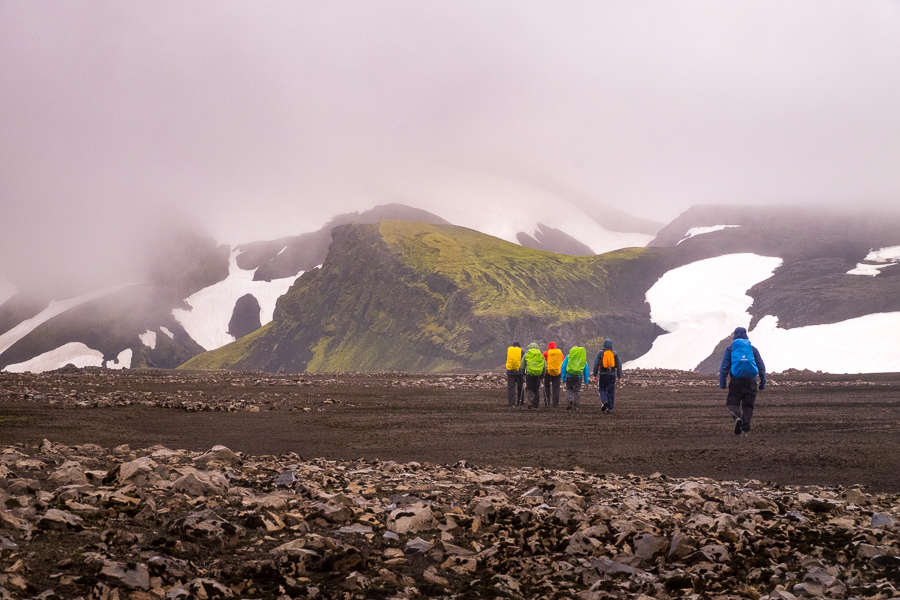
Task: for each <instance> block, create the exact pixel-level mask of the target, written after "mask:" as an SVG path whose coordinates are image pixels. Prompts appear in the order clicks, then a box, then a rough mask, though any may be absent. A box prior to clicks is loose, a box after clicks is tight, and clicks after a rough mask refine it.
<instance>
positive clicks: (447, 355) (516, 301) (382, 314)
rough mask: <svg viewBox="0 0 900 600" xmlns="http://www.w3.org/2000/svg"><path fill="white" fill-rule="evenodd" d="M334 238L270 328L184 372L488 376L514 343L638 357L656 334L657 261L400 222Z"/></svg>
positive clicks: (641, 254) (340, 232)
mask: <svg viewBox="0 0 900 600" xmlns="http://www.w3.org/2000/svg"><path fill="white" fill-rule="evenodd" d="M333 238H334V240H333V242H332V245H331V250H330V252H329V254H328V258H327V260H326V261H325V263H324V264H323V266H322V268H321V269H316V270H314V271H311V272H308V273H306V274H304V275H303V276H302V277H301V278H300V279H299V280H298V281H297V283H295V285H294V287H293V288H292V289H291V290H290V291H289V292H288V293H287V294H286V295H284V296H283V297H282V298H281V299H280V300H279V302H278V307H277V309H276V312H275V318H274V320H273V321H272V323H270V324H269V325H267V326H265V327H263V328H262V329H260V330H258V331H257V332H254V333H253V334H251V335H249V336H247V337H245V338H241V339H240V340H237V341H236V342H234V343H232V344H229V345H227V346H224V347H222V348H220V349H218V350H215V351H212V352H207V353H204V354H202V355H199V356H197V357H195V358H194V359H192V360H190V361H188V362H187V363H185V364H184V365H183V366H182V368H185V369H197V368H234V369H259V370H265V371H269V372H302V371H356V370H362V371H372V370H388V369H402V370H408V371H440V370H447V369H453V368H479V369H488V368H494V367H496V366H497V364H498V361H499V360H500V358H499V357H501V356H502V355H503V352H504V350H505V348H506V347H507V346H508V345H509V343H510V342H512V341H513V340H518V341H520V342H522V343H523V345H524V344H527V343H528V342H531V341H538V342H541V343H545V342H546V341H548V340H553V341H556V342H557V343H560V344H561V345H563V346H564V347H567V346H570V345H572V344H580V345H587V346H589V347H590V348H593V349H595V350H596V348H598V347H599V345H600V343H602V339H603V337H605V336H611V337H614V338H617V339H618V340H620V341H619V345H618V347H619V348H621V349H622V350H623V351H625V352H628V353H629V354H636V353H642V352H645V351H646V350H647V349H649V346H650V343H651V342H652V340H653V338H654V337H655V336H656V335H657V333H658V330H657V329H656V328H655V327H654V326H653V325H652V324H651V323H650V321H649V315H648V314H647V307H646V304H644V302H643V293H644V290H645V289H646V287H647V286H648V285H649V283H651V282H652V281H653V280H654V277H655V276H654V269H653V268H652V264H651V263H652V260H651V258H652V255H654V254H656V253H657V252H655V251H652V250H645V249H628V250H621V251H617V252H611V253H608V254H605V255H603V256H586V257H573V256H567V255H561V254H552V253H548V252H541V251H536V250H531V249H528V248H523V247H521V246H517V245H515V244H511V243H508V242H504V241H502V240H499V239H497V238H493V237H490V236H486V235H483V234H481V233H478V232H476V231H472V230H470V229H464V228H460V227H454V226H448V225H428V224H420V223H410V222H395V221H390V222H382V223H380V224H378V225H345V226H341V227H337V228H335V229H334V230H333Z"/></svg>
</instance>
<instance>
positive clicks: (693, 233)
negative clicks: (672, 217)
mask: <svg viewBox="0 0 900 600" xmlns="http://www.w3.org/2000/svg"><path fill="white" fill-rule="evenodd" d="M734 227H740V225H712V226H711V227H691V228H690V229H688V230H687V232H686V233H685V234H684V237H683V238H681V239H680V240H678V243H677V244H675V245H676V246H677V245H678V244H680V243H681V242H683V241H685V240H689V239H691V238H692V237H697V236H698V235H703V234H704V233H712V232H713V231H722V230H723V229H732V228H734Z"/></svg>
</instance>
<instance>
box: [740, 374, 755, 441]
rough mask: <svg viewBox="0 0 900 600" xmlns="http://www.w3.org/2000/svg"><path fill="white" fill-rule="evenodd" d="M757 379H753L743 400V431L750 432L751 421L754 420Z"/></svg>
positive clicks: (745, 391)
mask: <svg viewBox="0 0 900 600" xmlns="http://www.w3.org/2000/svg"><path fill="white" fill-rule="evenodd" d="M757 389H758V388H757V385H756V379H751V380H750V381H749V383H748V385H747V387H746V389H745V390H744V395H743V398H742V399H741V409H742V410H741V415H742V416H741V421H743V422H742V423H741V430H742V431H745V432H746V431H750V420H751V419H753V407H754V405H755V404H756V391H757Z"/></svg>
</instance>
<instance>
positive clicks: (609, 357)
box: [600, 349, 616, 373]
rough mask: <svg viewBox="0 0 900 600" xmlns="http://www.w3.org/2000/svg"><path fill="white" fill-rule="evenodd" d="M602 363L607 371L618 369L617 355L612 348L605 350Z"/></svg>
mask: <svg viewBox="0 0 900 600" xmlns="http://www.w3.org/2000/svg"><path fill="white" fill-rule="evenodd" d="M600 365H601V366H602V367H603V370H604V371H606V372H607V373H610V372H612V371H615V370H616V355H615V354H613V351H612V350H608V349H607V350H604V351H603V358H602V359H601V361H600Z"/></svg>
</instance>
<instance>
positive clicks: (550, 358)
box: [547, 348, 563, 375]
mask: <svg viewBox="0 0 900 600" xmlns="http://www.w3.org/2000/svg"><path fill="white" fill-rule="evenodd" d="M562 362H563V353H562V350H560V349H559V348H552V349H550V350H547V374H548V375H559V373H560V371H561V370H562Z"/></svg>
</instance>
